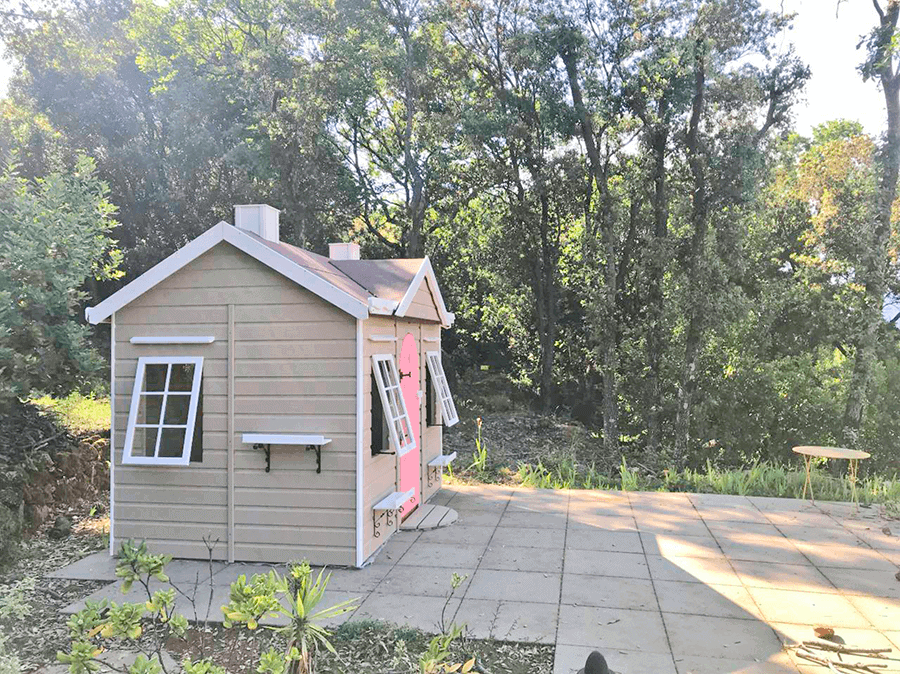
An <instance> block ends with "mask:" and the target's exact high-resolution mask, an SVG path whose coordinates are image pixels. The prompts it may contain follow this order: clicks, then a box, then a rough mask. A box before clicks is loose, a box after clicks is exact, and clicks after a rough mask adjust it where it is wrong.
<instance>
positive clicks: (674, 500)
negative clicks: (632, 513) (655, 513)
mask: <svg viewBox="0 0 900 674" xmlns="http://www.w3.org/2000/svg"><path fill="white" fill-rule="evenodd" d="M624 493H625V494H627V495H628V500H629V501H631V505H632V506H633V507H639V506H648V507H649V506H684V507H691V506H692V505H693V504H692V503H691V495H690V494H687V493H685V492H674V491H627V492H624Z"/></svg>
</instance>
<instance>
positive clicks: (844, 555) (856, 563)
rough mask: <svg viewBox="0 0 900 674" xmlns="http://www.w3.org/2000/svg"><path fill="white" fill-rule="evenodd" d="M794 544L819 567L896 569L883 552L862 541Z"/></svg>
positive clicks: (798, 542)
mask: <svg viewBox="0 0 900 674" xmlns="http://www.w3.org/2000/svg"><path fill="white" fill-rule="evenodd" d="M795 545H796V547H797V549H798V550H799V551H800V552H802V553H803V554H804V556H806V557H807V559H809V560H810V561H811V562H812V563H813V564H815V565H816V566H818V567H819V568H822V567H831V568H844V569H874V570H882V571H890V570H891V569H894V571H895V572H896V569H897V565H896V564H894V563H893V562H892V561H891V560H889V559H888V558H887V557H885V556H884V554H882V553H881V552H878V551H877V550H873V549H872V548H870V547H868V546H867V545H865V544H864V543H862V542H860V544H859V545H842V544H840V543H829V544H827V545H824V544H817V543H807V542H804V541H797V542H796V544H795Z"/></svg>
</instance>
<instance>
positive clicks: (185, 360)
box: [122, 356, 203, 466]
mask: <svg viewBox="0 0 900 674" xmlns="http://www.w3.org/2000/svg"><path fill="white" fill-rule="evenodd" d="M147 365H169V366H170V367H169V368H168V369H167V371H166V383H165V385H164V386H163V390H162V391H141V388H142V387H143V385H144V373H145V371H146V367H147ZM172 365H193V366H194V379H193V381H192V382H191V391H190V393H189V394H188V393H187V392H184V393H177V394H175V395H190V396H191V402H190V405H189V406H188V418H187V425H183V424H165V423H163V422H164V420H165V415H166V401H167V400H168V397H169V395H172V393H170V391H169V378H170V377H171V374H172V368H171V366H172ZM202 377H203V357H202V356H142V357H140V358H138V364H137V371H136V372H135V376H134V389H133V391H132V393H131V408H130V410H129V412H128V429H127V431H126V433H125V447H124V449H123V452H122V463H123V464H130V465H137V466H186V465H188V464H189V463H190V462H191V445H192V444H193V441H194V425H195V423H196V421H197V404H198V402H199V400H200V382H201V380H202ZM143 393H156V394H159V393H162V396H163V402H162V407H161V408H160V411H159V423H158V424H139V423H137V416H138V410H139V409H140V403H141V395H142V394H143ZM139 428H159V432H158V433H157V436H156V448H155V450H154V453H157V452H159V443H160V441H161V439H162V430H163V429H164V428H183V429H184V446H183V447H182V450H181V456H132V453H131V450H132V447H133V445H134V433H135V429H139Z"/></svg>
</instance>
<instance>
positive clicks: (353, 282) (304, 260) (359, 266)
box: [245, 232, 425, 302]
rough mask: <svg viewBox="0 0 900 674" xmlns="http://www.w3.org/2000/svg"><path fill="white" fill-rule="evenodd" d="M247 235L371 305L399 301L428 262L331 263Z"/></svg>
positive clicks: (375, 261) (290, 246)
mask: <svg viewBox="0 0 900 674" xmlns="http://www.w3.org/2000/svg"><path fill="white" fill-rule="evenodd" d="M245 233H246V234H249V235H250V236H252V237H253V238H255V239H256V240H257V241H259V242H261V243H263V244H265V245H266V246H268V247H269V248H271V249H272V250H274V251H277V252H278V253H280V254H282V255H284V256H285V257H286V258H288V259H289V260H290V261H291V262H293V263H294V264H297V265H300V266H301V267H303V268H305V269H308V270H309V271H311V272H312V273H314V274H316V275H317V276H319V277H321V278H322V279H323V280H325V281H327V282H328V283H330V284H331V285H333V286H335V287H337V288H339V289H340V290H343V291H344V292H346V293H347V294H348V295H350V296H352V297H354V298H356V299H358V300H360V301H361V302H368V301H369V298H370V297H380V298H382V299H386V300H393V301H395V302H400V301H401V300H402V299H403V297H404V295H406V291H407V290H408V289H409V285H410V283H412V281H413V278H415V276H416V273H417V272H418V271H419V269H420V268H421V267H422V264H423V262H424V261H425V260H424V259H423V258H409V259H399V260H332V259H330V258H327V257H325V256H324V255H319V254H318V253H313V252H312V251H309V250H305V249H303V248H298V247H297V246H292V245H291V244H289V243H284V242H278V243H275V242H273V241H267V240H265V239H263V238H261V237H259V236H256V235H255V234H253V233H251V232H245Z"/></svg>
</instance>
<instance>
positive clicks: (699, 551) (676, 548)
mask: <svg viewBox="0 0 900 674" xmlns="http://www.w3.org/2000/svg"><path fill="white" fill-rule="evenodd" d="M641 541H642V542H643V545H644V551H645V552H646V553H647V554H648V555H660V556H661V557H715V558H724V557H725V555H724V553H723V552H722V550H721V548H719V544H718V543H716V541H715V539H714V538H712V537H708V536H673V535H671V534H651V533H642V534H641Z"/></svg>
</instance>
